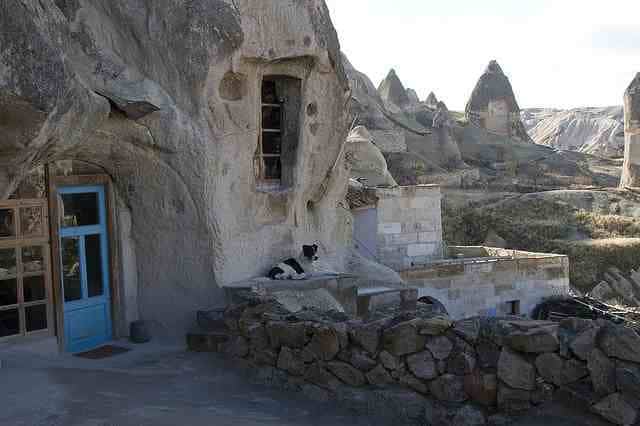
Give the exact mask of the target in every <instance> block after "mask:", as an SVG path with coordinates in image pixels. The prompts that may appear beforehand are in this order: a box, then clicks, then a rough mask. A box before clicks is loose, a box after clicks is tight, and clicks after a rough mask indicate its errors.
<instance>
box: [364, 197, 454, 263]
mask: <svg viewBox="0 0 640 426" xmlns="http://www.w3.org/2000/svg"><path fill="white" fill-rule="evenodd" d="M376 196H377V197H378V205H377V210H378V215H377V216H378V229H377V234H378V248H377V253H378V259H379V261H380V262H381V263H382V264H384V265H386V266H388V267H390V268H392V269H394V270H397V271H400V270H404V269H407V268H409V267H411V266H412V265H413V264H415V263H427V262H430V261H432V260H435V259H441V258H442V251H443V242H442V216H441V213H440V207H441V198H442V194H441V193H440V187H438V186H435V185H418V186H407V187H400V188H394V189H378V190H376Z"/></svg>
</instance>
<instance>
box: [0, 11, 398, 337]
mask: <svg viewBox="0 0 640 426" xmlns="http://www.w3.org/2000/svg"><path fill="white" fill-rule="evenodd" d="M0 28H2V31H0V46H2V49H1V50H0V117H1V119H0V135H1V136H0V198H6V197H8V196H9V195H10V194H11V193H12V192H13V191H14V190H15V188H16V187H17V186H18V185H19V183H20V181H21V180H22V179H23V178H24V177H25V176H26V175H27V174H28V173H29V171H30V170H31V169H33V168H34V167H36V166H40V165H43V164H45V163H50V162H54V161H57V160H63V159H64V160H81V161H86V162H90V163H91V164H94V165H97V166H99V167H100V168H102V170H103V171H104V173H105V174H108V175H109V176H111V178H112V179H113V183H114V190H115V195H116V199H117V203H116V204H117V206H116V209H117V210H118V213H117V214H116V215H118V214H119V212H120V211H124V210H127V211H129V213H130V216H131V221H130V225H131V229H130V231H131V239H132V241H134V243H135V244H134V245H135V252H136V254H137V265H135V268H136V270H135V271H134V274H135V275H136V276H137V277H138V282H139V283H140V288H136V289H133V291H134V292H136V293H137V294H138V301H139V305H140V314H141V316H142V317H143V318H145V319H148V320H152V321H154V322H156V323H158V324H161V325H164V326H166V328H167V329H175V330H176V331H178V333H177V334H178V335H180V334H181V331H180V329H181V328H182V327H185V326H187V325H188V324H189V323H190V322H191V321H192V320H193V318H194V311H195V310H197V309H203V308H210V307H213V306H215V305H221V304H224V297H223V294H222V291H221V290H220V289H219V288H218V286H219V285H221V284H225V283H229V282H233V281H235V280H240V279H244V278H249V277H252V276H257V275H261V274H263V273H265V271H266V270H268V268H270V267H271V266H272V265H273V264H274V262H277V261H279V260H280V259H282V258H285V257H289V256H292V255H297V253H298V251H299V249H300V246H301V245H302V244H303V243H308V242H310V241H319V243H320V245H321V246H322V247H323V251H325V252H326V254H325V255H326V256H330V255H331V253H332V252H334V251H335V250H336V245H337V244H338V241H339V238H340V237H339V236H341V235H343V234H344V232H343V230H342V228H341V223H342V222H341V220H342V219H341V218H340V216H339V213H338V209H336V205H337V203H338V202H339V200H341V199H342V198H343V197H344V192H345V191H346V182H347V176H346V172H345V171H344V167H337V164H340V163H338V162H339V161H341V156H340V153H341V152H342V147H343V144H344V143H345V139H346V133H347V129H348V123H349V119H348V111H347V110H346V108H345V105H346V103H347V101H348V93H349V91H348V89H349V87H348V81H347V78H346V75H345V73H344V70H343V65H342V61H341V58H340V48H339V44H338V37H337V34H336V32H335V30H334V28H333V26H332V24H331V20H330V17H329V12H328V10H327V7H326V5H325V4H324V2H323V1H322V0H310V1H305V2H283V1H280V0H261V1H251V0H236V1H233V2H230V1H224V0H208V1H206V2H198V1H196V2H184V1H181V0H158V1H153V2H149V1H147V2H132V1H129V0H113V1H109V2H103V1H97V0H85V1H82V2H78V1H76V0H57V1H55V2H53V1H46V2H38V1H32V0H23V1H18V0H3V1H2V2H0ZM283 75H286V76H288V79H287V82H288V83H291V85H292V87H299V88H301V89H300V91H299V93H298V95H294V94H292V95H291V100H292V102H293V101H295V102H297V103H299V105H300V108H301V109H302V111H303V113H302V114H299V117H300V118H299V121H300V122H299V123H295V124H296V125H297V128H298V129H299V131H298V133H297V136H298V137H297V138H296V140H297V146H295V149H293V150H292V151H291V152H288V153H283V154H282V161H283V164H284V163H285V161H289V163H287V164H285V166H286V167H287V168H288V169H289V170H288V172H287V173H288V174H289V175H290V176H291V179H292V181H291V182H289V183H290V185H288V186H287V187H283V188H280V189H279V190H272V189H269V188H263V187H261V182H260V176H259V175H258V174H257V168H256V169H254V166H255V164H258V163H259V162H258V161H256V155H257V153H258V152H259V151H257V147H258V139H259V138H258V135H259V133H260V131H259V128H260V108H261V98H260V93H261V84H262V81H263V76H283ZM265 81H266V80H265ZM288 83H287V84H288ZM283 84H284V83H283ZM275 85H276V84H275V83H274V86H275ZM290 93H295V90H292V91H291V92H290ZM405 96H406V94H405ZM285 155H288V156H289V157H287V158H285ZM340 165H341V164H340ZM255 167H257V166H255ZM283 174H284V170H283ZM283 184H285V182H284V175H283Z"/></svg>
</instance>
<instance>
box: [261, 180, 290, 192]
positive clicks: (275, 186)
mask: <svg viewBox="0 0 640 426" xmlns="http://www.w3.org/2000/svg"><path fill="white" fill-rule="evenodd" d="M256 192H260V193H264V194H288V193H290V192H291V187H288V186H282V184H280V183H267V182H259V183H257V184H256Z"/></svg>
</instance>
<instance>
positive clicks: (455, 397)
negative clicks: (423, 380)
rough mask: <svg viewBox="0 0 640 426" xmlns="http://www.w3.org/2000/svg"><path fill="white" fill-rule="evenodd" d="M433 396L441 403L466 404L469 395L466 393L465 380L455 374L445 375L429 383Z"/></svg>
mask: <svg viewBox="0 0 640 426" xmlns="http://www.w3.org/2000/svg"><path fill="white" fill-rule="evenodd" d="M429 390H430V391H431V394H432V395H433V396H434V397H435V398H436V399H439V400H440V401H446V402H464V401H466V400H467V399H468V395H467V394H466V393H465V391H464V379H463V378H462V377H460V376H454V375H453V374H445V375H443V376H440V377H438V378H437V379H435V380H433V381H432V382H431V383H429Z"/></svg>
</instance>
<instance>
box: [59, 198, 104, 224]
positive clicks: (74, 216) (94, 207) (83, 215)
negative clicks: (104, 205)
mask: <svg viewBox="0 0 640 426" xmlns="http://www.w3.org/2000/svg"><path fill="white" fill-rule="evenodd" d="M61 198H62V204H63V210H62V211H63V217H62V226H63V227H65V228H66V227H72V226H87V225H98V224H99V223H100V214H99V210H98V194H97V193H95V192H90V193H86V194H62V197H61Z"/></svg>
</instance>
